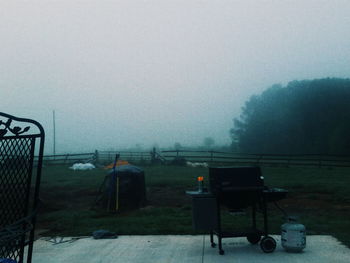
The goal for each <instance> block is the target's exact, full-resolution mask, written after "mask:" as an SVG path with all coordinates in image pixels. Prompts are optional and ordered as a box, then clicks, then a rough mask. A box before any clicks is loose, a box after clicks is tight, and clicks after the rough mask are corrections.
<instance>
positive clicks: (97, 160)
mask: <svg viewBox="0 0 350 263" xmlns="http://www.w3.org/2000/svg"><path fill="white" fill-rule="evenodd" d="M93 158H94V159H95V163H96V164H99V162H100V160H99V156H98V151H97V150H95V155H94V157H93Z"/></svg>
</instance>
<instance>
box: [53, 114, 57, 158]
mask: <svg viewBox="0 0 350 263" xmlns="http://www.w3.org/2000/svg"><path fill="white" fill-rule="evenodd" d="M52 120H53V155H56V118H55V110H53V111H52Z"/></svg>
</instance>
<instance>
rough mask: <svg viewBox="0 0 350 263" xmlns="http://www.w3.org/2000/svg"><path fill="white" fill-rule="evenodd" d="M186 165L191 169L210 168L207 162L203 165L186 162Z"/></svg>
mask: <svg viewBox="0 0 350 263" xmlns="http://www.w3.org/2000/svg"><path fill="white" fill-rule="evenodd" d="M186 165H187V166H189V167H204V168H208V164H207V163H206V162H203V163H193V162H186Z"/></svg>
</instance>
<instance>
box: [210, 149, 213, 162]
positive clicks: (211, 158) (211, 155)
mask: <svg viewBox="0 0 350 263" xmlns="http://www.w3.org/2000/svg"><path fill="white" fill-rule="evenodd" d="M210 161H211V162H213V150H211V151H210Z"/></svg>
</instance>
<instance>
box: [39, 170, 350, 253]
mask: <svg viewBox="0 0 350 263" xmlns="http://www.w3.org/2000/svg"><path fill="white" fill-rule="evenodd" d="M142 168H143V169H144V171H145V180H146V188H147V199H148V205H147V206H146V207H144V208H141V209H137V210H133V211H122V212H119V213H108V212H106V211H105V208H103V207H96V206H94V201H95V199H96V196H97V194H98V189H99V187H100V185H101V183H102V181H103V179H104V177H105V175H106V173H107V171H106V170H104V169H100V168H99V169H95V170H91V171H72V170H70V169H68V167H63V166H48V167H44V168H43V177H42V188H41V195H40V196H41V197H40V198H41V201H42V206H41V212H40V215H39V222H38V228H39V229H48V232H47V233H46V235H66V236H78V235H91V233H92V232H93V231H94V230H97V229H108V230H110V231H115V232H117V233H118V234H194V233H195V232H194V231H193V230H192V221H191V220H192V214H191V213H192V211H191V209H192V208H191V199H190V197H188V196H186V194H185V191H186V190H190V189H194V188H196V183H197V181H196V178H197V176H204V181H205V183H206V184H208V169H206V168H190V167H182V166H160V165H156V166H148V165H146V166H143V167H142ZM262 172H263V175H264V177H265V182H266V185H269V186H273V187H280V188H285V189H287V190H289V191H290V192H289V194H288V198H287V199H285V200H283V201H281V202H280V205H281V206H282V207H283V209H285V210H286V211H287V212H288V213H289V214H291V215H298V216H300V221H301V222H302V223H303V224H305V226H306V228H307V231H308V234H329V235H333V236H335V237H337V238H338V239H339V240H341V241H342V242H343V243H344V244H346V245H347V246H350V231H349V229H350V221H349V220H348V218H350V191H349V190H350V176H349V172H350V168H332V169H328V168H302V167H298V168H287V167H263V168H262ZM270 208H271V209H270V210H269V225H270V229H271V231H272V232H273V233H276V234H279V233H280V226H281V224H282V223H283V222H284V219H283V215H282V214H281V213H280V211H279V210H277V209H276V208H275V207H274V206H273V205H270ZM223 222H224V224H225V226H227V227H228V228H239V227H241V226H242V224H243V225H244V224H247V222H249V214H248V215H247V216H234V217H232V216H231V215H225V216H224V217H223Z"/></svg>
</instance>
